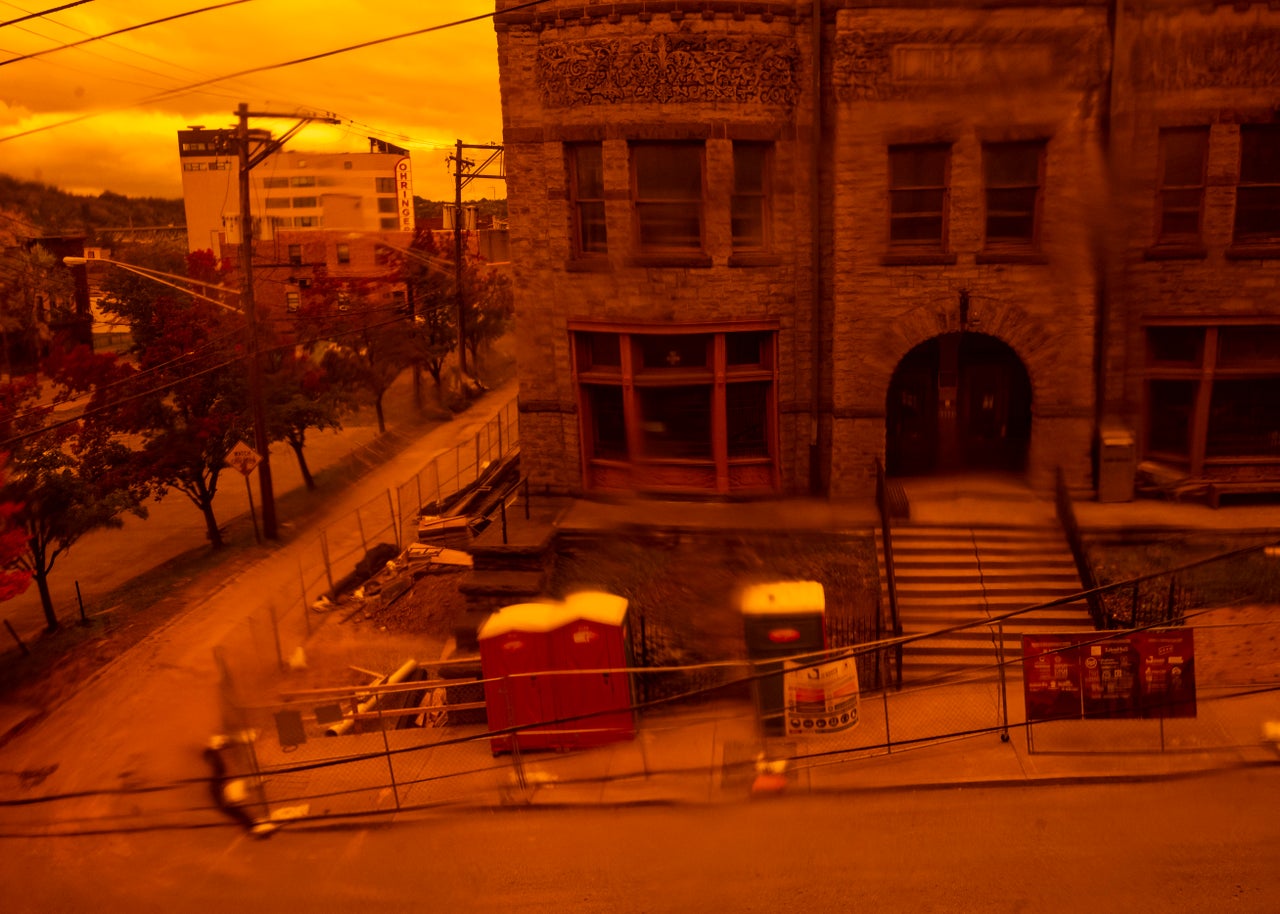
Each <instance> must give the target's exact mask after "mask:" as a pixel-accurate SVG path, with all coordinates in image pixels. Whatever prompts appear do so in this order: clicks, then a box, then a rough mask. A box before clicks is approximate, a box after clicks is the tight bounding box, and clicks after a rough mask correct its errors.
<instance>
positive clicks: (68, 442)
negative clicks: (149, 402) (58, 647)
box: [0, 347, 148, 629]
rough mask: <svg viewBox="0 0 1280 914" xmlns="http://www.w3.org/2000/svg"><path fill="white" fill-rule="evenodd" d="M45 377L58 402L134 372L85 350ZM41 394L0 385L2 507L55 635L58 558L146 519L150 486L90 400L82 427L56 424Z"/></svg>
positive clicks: (29, 384) (34, 385)
mask: <svg viewBox="0 0 1280 914" xmlns="http://www.w3.org/2000/svg"><path fill="white" fill-rule="evenodd" d="M44 369H45V371H46V372H47V373H48V374H49V376H50V377H51V379H52V382H53V385H54V388H55V395H54V402H57V401H59V400H69V399H71V398H72V397H73V396H74V395H76V394H78V393H83V392H85V391H86V390H90V389H94V390H97V391H104V390H108V389H112V388H113V387H114V384H115V382H117V381H119V380H120V379H121V378H122V377H123V376H125V375H127V374H128V373H130V372H131V369H128V368H127V367H126V366H120V365H118V364H117V363H116V361H115V358H114V356H110V355H94V354H93V353H92V352H90V351H89V350H88V348H87V347H79V348H77V349H76V350H74V351H73V352H71V353H69V354H60V353H55V354H54V355H53V356H51V359H50V361H49V362H47V363H46V364H45V366H44ZM40 393H41V389H40V386H39V384H38V382H37V381H36V380H34V379H32V378H26V379H19V380H10V381H9V382H8V383H7V384H5V385H0V401H2V405H0V434H3V436H4V440H5V441H6V442H7V444H8V446H9V447H10V448H11V456H10V474H9V477H8V479H6V480H5V484H4V488H3V489H2V490H0V501H3V502H7V503H10V504H12V505H14V506H15V507H14V508H13V510H12V511H11V512H10V514H9V520H11V521H12V523H13V524H14V525H15V526H16V527H17V528H18V529H19V530H21V532H22V536H23V539H24V549H23V552H22V554H21V556H19V557H18V558H17V560H16V564H17V567H18V568H19V569H20V570H21V571H24V572H25V573H27V574H28V575H29V576H30V577H31V578H32V579H33V580H35V582H36V588H37V589H38V591H39V594H40V605H41V608H42V609H43V610H44V616H45V624H46V626H47V627H48V628H49V629H54V628H57V627H58V618H57V615H56V613H55V612H54V608H53V599H52V596H51V594H50V592H49V576H50V574H51V573H52V572H53V569H54V566H55V564H56V562H57V560H58V558H59V557H60V556H61V555H62V554H63V553H65V552H67V551H68V550H69V549H70V548H71V547H72V546H73V545H74V544H75V543H76V542H77V541H78V540H79V539H80V538H81V537H82V536H84V535H85V534H86V533H89V532H90V531H92V530H97V529H100V528H106V527H119V526H121V524H122V523H123V521H122V519H121V518H122V516H123V515H124V514H125V513H126V512H129V513H133V514H136V515H138V516H139V517H145V516H146V509H145V507H143V505H142V501H143V499H144V498H145V496H146V493H147V489H148V486H147V483H146V482H145V480H143V479H140V478H139V477H138V476H137V475H136V473H135V472H134V467H133V465H132V453H131V451H130V450H129V448H128V447H127V446H126V444H125V443H124V441H123V440H122V430H121V429H119V428H118V427H115V426H113V425H112V424H111V422H110V420H109V419H108V418H107V417H106V414H104V413H103V412H101V411H99V410H97V409H95V408H94V406H95V403H94V400H93V399H91V400H90V408H89V410H87V411H86V412H85V414H83V415H82V416H81V418H79V419H78V420H76V421H73V422H66V423H57V424H55V423H51V422H50V421H49V420H50V417H51V415H52V406H50V405H48V404H47V403H42V402H40V399H39V398H40ZM98 400H99V401H100V400H101V397H98Z"/></svg>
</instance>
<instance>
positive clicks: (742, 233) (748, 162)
mask: <svg viewBox="0 0 1280 914" xmlns="http://www.w3.org/2000/svg"><path fill="white" fill-rule="evenodd" d="M769 152H770V147H769V144H767V143H734V144H733V202H732V212H731V216H730V219H731V224H732V234H733V249H734V250H735V251H763V250H766V249H767V248H768V247H769V159H770V155H769Z"/></svg>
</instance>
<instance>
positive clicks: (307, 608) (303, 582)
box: [298, 558, 311, 638]
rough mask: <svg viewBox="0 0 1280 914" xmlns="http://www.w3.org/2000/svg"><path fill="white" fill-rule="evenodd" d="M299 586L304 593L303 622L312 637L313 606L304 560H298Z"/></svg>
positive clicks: (308, 634)
mask: <svg viewBox="0 0 1280 914" xmlns="http://www.w3.org/2000/svg"><path fill="white" fill-rule="evenodd" d="M298 586H299V588H300V589H301V591H302V622H303V625H304V626H305V627H306V629H307V637H308V638H310V637H311V605H310V604H309V603H308V602H307V576H306V575H305V574H304V573H303V571H302V559H301V558H299V559H298Z"/></svg>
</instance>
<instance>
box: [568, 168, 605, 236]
mask: <svg viewBox="0 0 1280 914" xmlns="http://www.w3.org/2000/svg"><path fill="white" fill-rule="evenodd" d="M568 157H569V194H570V200H571V202H572V209H573V236H574V251H575V253H578V254H603V253H604V252H605V251H607V250H608V249H609V248H608V238H607V235H606V232H605V221H604V153H603V145H602V144H601V143H574V144H572V145H570V146H569V147H568Z"/></svg>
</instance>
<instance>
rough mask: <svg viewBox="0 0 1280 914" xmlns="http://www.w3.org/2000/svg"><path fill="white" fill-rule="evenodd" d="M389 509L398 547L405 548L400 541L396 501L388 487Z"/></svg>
mask: <svg viewBox="0 0 1280 914" xmlns="http://www.w3.org/2000/svg"><path fill="white" fill-rule="evenodd" d="M387 510H388V511H390V512H391V529H392V531H393V532H394V533H395V537H396V549H397V550H399V549H403V548H404V546H402V545H401V542H400V523H399V522H398V521H397V520H396V502H395V499H394V498H393V497H392V495H391V490H390V489H387Z"/></svg>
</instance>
